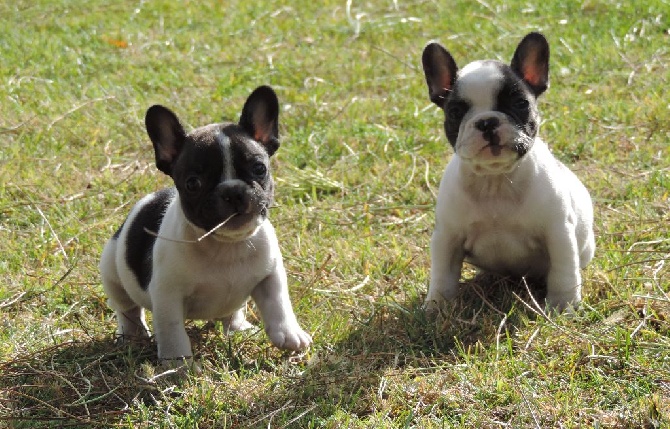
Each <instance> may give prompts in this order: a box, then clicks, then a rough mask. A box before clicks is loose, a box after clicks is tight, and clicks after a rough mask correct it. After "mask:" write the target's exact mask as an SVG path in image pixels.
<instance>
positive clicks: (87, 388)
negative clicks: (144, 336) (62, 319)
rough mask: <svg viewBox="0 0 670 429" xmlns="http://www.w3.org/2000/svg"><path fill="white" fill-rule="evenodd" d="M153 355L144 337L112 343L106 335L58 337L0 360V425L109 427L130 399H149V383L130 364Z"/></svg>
mask: <svg viewBox="0 0 670 429" xmlns="http://www.w3.org/2000/svg"><path fill="white" fill-rule="evenodd" d="M153 357H155V353H154V350H153V347H152V345H151V344H149V342H148V341H147V343H146V344H144V343H143V344H133V345H117V344H116V342H115V341H114V340H113V339H112V338H109V339H106V340H93V341H82V342H79V341H71V342H64V343H62V344H59V345H56V346H53V347H49V348H46V349H43V350H40V351H39V352H37V353H33V354H31V355H27V356H23V357H20V358H17V359H15V360H13V361H9V362H3V363H0V373H1V374H2V376H1V377H0V426H2V425H3V424H8V426H9V427H12V428H23V427H30V428H40V427H45V428H46V427H109V423H108V422H110V421H119V419H120V418H121V417H122V415H123V414H124V413H125V412H126V411H127V409H128V408H129V406H130V404H131V403H133V402H135V401H138V400H140V401H145V402H146V401H151V400H152V393H154V392H155V391H156V386H155V383H151V382H149V381H148V380H146V379H143V378H142V377H141V376H139V374H141V372H142V371H141V370H140V368H139V367H137V366H136V365H137V362H142V361H146V360H147V359H151V358H153ZM103 422H107V423H103Z"/></svg>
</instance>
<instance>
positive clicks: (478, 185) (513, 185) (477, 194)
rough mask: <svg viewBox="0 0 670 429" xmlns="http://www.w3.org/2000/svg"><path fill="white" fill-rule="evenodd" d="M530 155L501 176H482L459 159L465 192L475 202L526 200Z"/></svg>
mask: <svg viewBox="0 0 670 429" xmlns="http://www.w3.org/2000/svg"><path fill="white" fill-rule="evenodd" d="M530 155H531V154H530V153H529V154H527V155H526V156H524V157H523V158H522V159H520V160H519V161H518V162H517V163H516V165H515V166H514V168H513V169H512V170H511V171H509V172H505V173H500V174H481V173H479V172H475V170H474V168H473V166H472V165H470V164H468V163H466V162H463V160H461V159H459V160H458V162H459V165H458V167H459V176H460V180H461V181H462V185H463V190H464V191H465V192H466V193H467V194H468V195H469V196H470V198H472V199H474V200H475V201H481V200H489V199H502V200H506V201H512V202H516V203H520V202H521V201H522V200H523V198H524V192H525V189H526V188H527V187H528V178H529V177H530V174H529V171H528V170H529V168H532V165H531V164H532V162H529V159H528V158H529V157H530Z"/></svg>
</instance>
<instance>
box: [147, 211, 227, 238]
mask: <svg viewBox="0 0 670 429" xmlns="http://www.w3.org/2000/svg"><path fill="white" fill-rule="evenodd" d="M236 214H237V213H233V214H231V215H230V216H228V217H227V218H226V219H225V220H224V221H223V222H221V223H220V224H218V225H216V226H215V227H214V228H212V229H210V230H209V231H207V232H206V233H204V234H203V235H201V236H200V237H198V238H197V240H179V239H176V238H168V237H164V236H162V235H160V234H158V233H157V232H155V231H151V230H150V229H148V228H144V232H146V233H147V234H150V235H153V236H154V237H156V238H160V239H161V240H167V241H172V242H174V243H199V242H201V241H202V240H204V239H205V238H207V237H208V236H210V235H211V234H213V233H214V232H216V230H217V229H219V228H221V227H222V226H223V225H225V224H226V223H228V221H229V220H231V219H232V218H233V217H234V216H235V215H236Z"/></svg>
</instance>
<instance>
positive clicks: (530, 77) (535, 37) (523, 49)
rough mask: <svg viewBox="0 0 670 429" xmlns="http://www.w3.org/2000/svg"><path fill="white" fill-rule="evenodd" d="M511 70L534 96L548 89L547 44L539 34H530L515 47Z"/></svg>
mask: <svg viewBox="0 0 670 429" xmlns="http://www.w3.org/2000/svg"><path fill="white" fill-rule="evenodd" d="M511 66H512V70H514V72H515V73H516V74H517V75H518V76H519V77H520V78H521V79H523V80H524V81H525V82H526V83H527V84H528V86H529V87H530V89H531V90H532V91H533V93H534V94H535V97H537V96H539V95H540V94H542V93H543V92H544V91H546V89H547V88H548V87H549V43H547V39H545V38H544V36H543V35H541V34H540V33H530V34H528V35H527V36H526V37H524V38H523V40H522V41H521V42H520V43H519V46H517V48H516V51H515V52H514V57H512V64H511Z"/></svg>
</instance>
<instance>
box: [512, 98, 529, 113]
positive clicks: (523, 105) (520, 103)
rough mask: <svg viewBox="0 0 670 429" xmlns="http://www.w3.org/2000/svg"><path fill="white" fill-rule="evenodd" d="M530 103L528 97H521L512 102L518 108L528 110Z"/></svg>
mask: <svg viewBox="0 0 670 429" xmlns="http://www.w3.org/2000/svg"><path fill="white" fill-rule="evenodd" d="M528 106H529V103H528V100H527V99H526V98H522V97H519V98H517V99H516V100H514V102H513V103H512V107H513V108H515V109H517V110H526V109H528Z"/></svg>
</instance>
